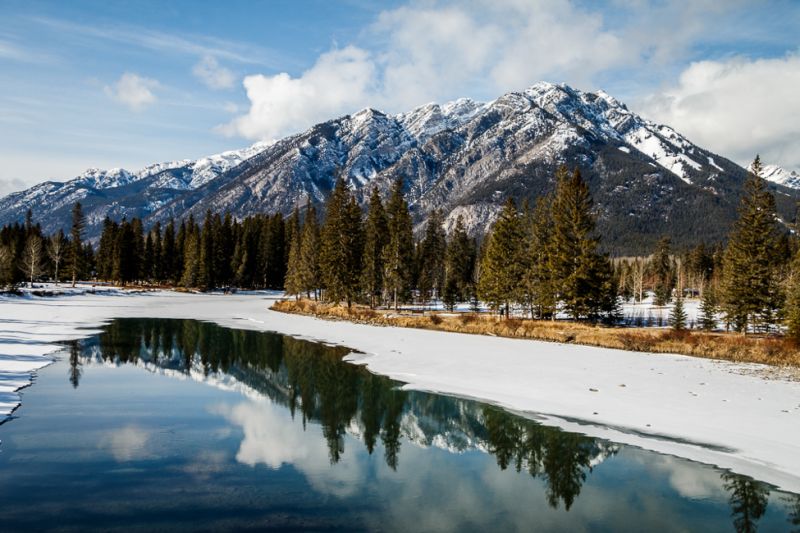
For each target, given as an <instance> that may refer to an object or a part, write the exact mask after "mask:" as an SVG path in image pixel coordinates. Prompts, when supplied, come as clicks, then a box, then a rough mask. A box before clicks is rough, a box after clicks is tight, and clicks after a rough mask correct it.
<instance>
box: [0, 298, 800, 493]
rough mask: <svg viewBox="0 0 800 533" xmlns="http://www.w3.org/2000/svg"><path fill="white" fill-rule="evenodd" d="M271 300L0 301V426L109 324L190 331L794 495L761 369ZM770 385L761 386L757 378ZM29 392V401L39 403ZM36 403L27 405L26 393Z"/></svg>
mask: <svg viewBox="0 0 800 533" xmlns="http://www.w3.org/2000/svg"><path fill="white" fill-rule="evenodd" d="M274 298H276V295H265V294H263V293H255V294H247V295H213V294H212V295H207V294H206V295H199V294H180V293H172V292H150V293H141V294H128V293H121V292H119V291H115V290H113V289H106V293H105V294H75V295H71V296H70V295H67V296H59V297H49V298H37V297H27V298H20V297H8V296H6V297H2V298H0V316H2V317H3V319H2V320H3V324H4V326H5V327H4V328H3V330H2V333H0V346H2V353H1V355H0V371H1V372H2V378H0V383H2V388H0V402H2V404H0V409H1V410H0V414H3V415H6V414H8V413H9V412H10V411H11V409H13V408H14V407H15V406H16V405H17V404H18V403H19V397H18V393H17V392H14V391H16V390H17V389H18V388H19V387H20V386H25V385H27V384H29V383H30V379H31V375H30V374H29V373H30V372H32V371H34V370H36V369H37V368H41V367H42V366H44V365H46V364H47V363H48V362H49V361H50V357H52V356H53V354H54V353H55V352H57V351H58V350H60V349H61V348H62V347H61V346H59V345H56V344H53V343H54V342H55V341H59V340H70V339H76V338H80V337H85V336H87V335H91V334H93V333H94V331H96V330H92V329H85V328H92V327H94V328H96V327H98V326H100V325H102V324H103V323H105V322H107V321H108V320H110V319H111V318H113V317H154V318H191V319H198V320H208V321H213V322H216V323H218V324H220V325H222V326H227V327H233V328H242V329H255V330H269V331H277V332H280V333H284V334H289V335H295V336H300V337H303V338H308V339H312V340H319V341H322V342H327V343H336V344H341V345H345V346H349V347H351V348H353V349H356V350H359V351H361V352H363V353H353V354H351V355H350V356H348V360H349V361H351V362H353V363H356V364H365V365H367V367H368V368H369V369H370V370H371V371H373V372H377V373H379V374H383V375H387V376H389V377H391V378H394V379H397V380H400V381H403V382H406V383H407V385H405V388H407V389H415V390H424V391H433V392H441V393H445V394H452V395H458V396H464V397H470V398H477V399H481V400H485V401H489V402H492V403H495V404H498V405H501V406H504V407H506V408H508V409H511V410H513V411H515V412H521V413H524V414H525V415H526V416H529V417H534V418H536V419H537V420H540V421H542V422H543V423H545V424H549V425H556V426H559V427H562V428H564V429H566V430H570V431H578V432H581V433H585V434H587V435H590V436H593V437H599V438H607V439H610V440H613V441H615V442H619V443H623V444H630V445H635V446H640V447H642V448H645V449H649V450H654V451H658V452H662V453H667V454H673V455H677V456H681V457H686V458H689V459H692V460H697V461H701V462H704V463H708V464H714V465H717V466H719V467H721V468H726V469H731V470H734V471H736V472H738V473H742V474H745V475H750V476H753V477H756V478H758V479H760V480H763V481H766V482H769V483H772V484H775V485H777V486H779V487H781V488H782V489H785V490H790V491H795V492H798V491H800V453H799V452H800V423H798V417H800V383H798V382H797V381H792V380H790V379H789V378H787V377H785V376H783V375H781V374H779V373H778V374H776V372H775V369H772V368H770V367H763V366H759V365H742V364H734V363H728V362H720V361H712V360H706V359H696V358H692V357H686V356H679V355H663V354H662V355H654V354H646V353H633V352H625V351H620V350H610V349H601V348H592V347H585V346H575V345H566V344H556V343H544V342H538V341H530V340H521V339H504V338H495V337H488V336H487V337H483V336H475V335H462V334H455V333H443V332H436V331H425V330H414V329H404V328H392V327H384V328H380V329H377V328H376V327H375V326H367V325H361V324H351V323H346V322H340V321H337V322H332V321H324V320H319V319H315V318H311V317H302V316H295V315H286V314H282V313H277V312H273V311H270V310H268V307H269V305H271V303H272V300H274ZM767 373H770V374H771V378H770V379H766V378H765V374H767ZM33 391H34V392H35V388H34V389H33ZM34 392H31V393H34Z"/></svg>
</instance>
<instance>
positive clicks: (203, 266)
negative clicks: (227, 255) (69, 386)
mask: <svg viewBox="0 0 800 533" xmlns="http://www.w3.org/2000/svg"><path fill="white" fill-rule="evenodd" d="M212 224H213V218H212V215H211V210H210V209H209V210H207V211H206V216H205V219H204V220H203V228H202V230H201V233H200V237H199V240H200V257H199V264H198V272H197V282H198V285H199V286H200V288H202V289H203V290H204V291H209V290H211V289H213V288H214V287H215V285H216V284H215V279H214V274H215V272H214V231H213V229H212Z"/></svg>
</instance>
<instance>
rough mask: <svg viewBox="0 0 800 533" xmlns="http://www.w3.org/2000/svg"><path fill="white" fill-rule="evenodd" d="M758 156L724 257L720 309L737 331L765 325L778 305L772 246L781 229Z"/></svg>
mask: <svg viewBox="0 0 800 533" xmlns="http://www.w3.org/2000/svg"><path fill="white" fill-rule="evenodd" d="M760 174H761V161H760V159H759V157H758V156H756V159H755V161H753V165H752V167H751V170H750V173H749V176H748V178H747V181H746V182H745V185H744V193H743V196H742V199H741V204H740V206H739V219H738V220H737V221H736V223H735V224H734V227H733V231H732V232H731V234H730V237H729V238H728V246H727V248H726V249H725V253H724V257H723V277H722V287H721V289H722V291H721V292H722V294H721V300H722V302H721V303H722V309H723V311H724V312H725V314H726V316H727V319H728V321H729V322H730V323H732V324H733V326H734V328H735V329H736V330H737V331H740V332H742V333H746V332H747V329H748V327H749V326H752V327H753V328H756V329H758V328H762V329H766V328H769V327H770V326H771V325H772V324H773V323H774V321H775V319H776V312H777V310H778V309H779V308H780V307H781V297H782V294H781V291H780V287H779V285H778V275H777V274H778V269H777V264H776V254H775V249H776V248H777V247H778V242H779V237H780V230H779V227H778V220H777V216H776V213H775V198H774V197H773V196H772V194H771V193H770V192H769V190H768V189H767V186H766V182H765V181H764V180H763V179H762V178H761V176H760Z"/></svg>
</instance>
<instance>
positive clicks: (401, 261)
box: [383, 180, 414, 311]
mask: <svg viewBox="0 0 800 533" xmlns="http://www.w3.org/2000/svg"><path fill="white" fill-rule="evenodd" d="M386 212H387V215H388V221H389V224H388V227H389V241H388V243H387V244H386V246H385V247H384V249H383V264H384V276H383V279H384V286H385V288H386V290H387V291H388V293H389V294H390V297H391V299H392V301H393V305H394V309H395V311H397V310H398V309H399V304H400V302H401V301H407V300H408V299H409V297H410V295H411V276H412V263H413V261H414V237H413V228H412V223H411V215H410V214H409V212H408V204H407V203H406V201H405V198H404V196H403V181H402V180H397V181H396V182H395V184H394V189H393V190H392V196H391V198H390V199H389V203H388V205H387V206H386Z"/></svg>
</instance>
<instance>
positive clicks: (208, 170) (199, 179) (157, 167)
mask: <svg viewBox="0 0 800 533" xmlns="http://www.w3.org/2000/svg"><path fill="white" fill-rule="evenodd" d="M268 146H269V143H256V144H254V145H252V146H250V147H248V148H244V149H242V150H229V151H227V152H222V153H221V154H214V155H210V156H208V157H203V158H201V159H198V160H196V161H192V160H190V159H183V160H180V161H170V162H166V163H155V164H153V165H148V166H146V167H144V168H143V169H141V170H139V171H137V172H129V171H127V170H125V169H123V168H112V169H109V170H101V169H97V168H90V169H88V170H86V171H85V172H84V173H83V174H81V175H80V176H78V177H77V178H75V179H74V180H72V181H68V182H67V183H66V184H65V185H69V184H74V185H81V186H86V187H91V188H93V189H112V188H115V187H122V186H124V185H128V184H130V183H134V182H136V181H139V180H142V179H145V178H149V177H151V176H156V175H160V174H164V173H165V172H167V171H169V170H177V169H181V170H182V172H181V173H180V176H179V177H177V176H173V175H166V176H164V178H163V179H160V180H156V181H155V182H153V185H151V186H152V187H162V188H167V189H177V190H187V189H196V188H197V187H200V186H201V185H204V184H206V183H208V182H209V181H211V180H212V179H214V178H216V177H217V176H219V175H220V174H222V173H223V172H225V171H227V170H230V169H231V168H233V167H235V166H236V165H238V164H239V163H241V162H242V161H244V160H245V159H249V158H250V157H252V156H254V155H256V154H257V153H259V152H261V151H263V150H264V149H265V148H267V147H268Z"/></svg>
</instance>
